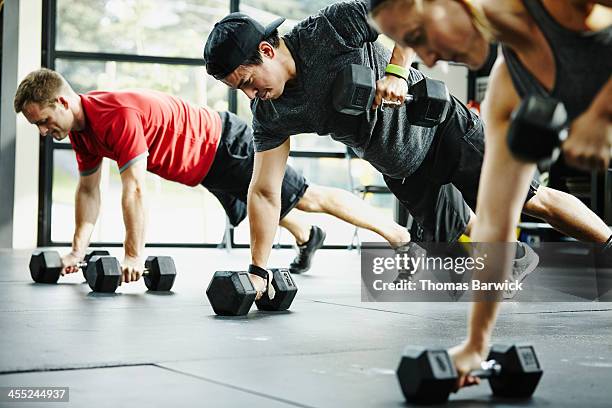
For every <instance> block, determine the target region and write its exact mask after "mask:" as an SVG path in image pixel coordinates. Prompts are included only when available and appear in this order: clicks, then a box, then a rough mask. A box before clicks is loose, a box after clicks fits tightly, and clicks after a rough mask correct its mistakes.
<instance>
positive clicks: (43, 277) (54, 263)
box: [30, 250, 110, 283]
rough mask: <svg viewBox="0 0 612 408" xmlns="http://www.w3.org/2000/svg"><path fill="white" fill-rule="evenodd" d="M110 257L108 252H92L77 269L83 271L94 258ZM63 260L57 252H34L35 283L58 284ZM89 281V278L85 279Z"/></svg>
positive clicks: (32, 265)
mask: <svg viewBox="0 0 612 408" xmlns="http://www.w3.org/2000/svg"><path fill="white" fill-rule="evenodd" d="M97 255H98V256H99V255H110V254H109V253H108V251H102V250H91V251H89V252H87V254H86V255H85V259H84V261H83V262H79V263H77V265H76V266H77V267H79V268H81V270H82V271H83V276H85V267H86V266H87V263H88V262H89V260H90V259H91V257H93V256H97ZM62 267H63V265H62V258H61V256H60V254H59V252H57V251H34V253H33V254H32V257H31V258H30V274H31V275H32V279H33V280H34V282H38V283H57V281H58V280H59V277H60V275H61V271H62ZM85 279H87V277H85Z"/></svg>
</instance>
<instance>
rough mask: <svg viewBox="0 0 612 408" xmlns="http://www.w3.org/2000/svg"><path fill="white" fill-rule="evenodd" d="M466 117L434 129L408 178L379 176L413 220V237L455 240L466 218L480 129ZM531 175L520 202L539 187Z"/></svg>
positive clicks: (478, 163) (474, 188)
mask: <svg viewBox="0 0 612 408" xmlns="http://www.w3.org/2000/svg"><path fill="white" fill-rule="evenodd" d="M459 114H461V115H465V114H464V113H463V112H459ZM470 115H471V116H470V117H468V118H466V117H464V118H463V120H456V119H451V121H450V123H446V124H445V126H444V128H443V129H440V130H439V131H438V132H437V133H436V139H435V140H434V142H433V143H432V145H431V147H430V149H429V151H428V153H427V156H426V157H425V159H424V160H423V163H422V164H421V166H420V167H419V168H418V169H417V171H416V172H414V173H413V174H412V175H410V177H406V178H404V179H393V178H390V177H386V176H385V183H386V184H387V186H388V187H389V189H390V190H391V192H392V193H393V194H394V195H395V196H396V197H397V199H398V200H399V201H400V202H401V203H402V205H404V206H405V207H406V209H407V210H408V211H409V212H410V214H411V215H412V217H413V218H414V220H415V221H416V223H417V224H418V226H417V228H416V229H413V230H412V233H413V237H412V239H413V240H415V241H421V242H454V241H456V240H457V239H458V238H459V237H460V236H461V234H463V233H464V232H465V230H466V228H467V225H468V222H469V221H470V208H472V209H474V210H475V209H476V198H477V197H478V184H479V182H480V172H481V169H482V160H483V157H484V148H485V146H484V128H483V124H482V122H481V120H480V119H479V118H478V116H476V115H474V114H471V113H470ZM466 119H467V120H466ZM466 126H467V127H466ZM537 177H538V175H537V174H536V175H535V176H534V178H533V180H532V181H531V185H530V187H529V192H528V193H527V197H526V198H525V202H527V201H529V200H530V199H531V198H532V197H533V196H534V195H535V193H536V191H537V190H538V188H539V186H540V184H539V182H538V180H537Z"/></svg>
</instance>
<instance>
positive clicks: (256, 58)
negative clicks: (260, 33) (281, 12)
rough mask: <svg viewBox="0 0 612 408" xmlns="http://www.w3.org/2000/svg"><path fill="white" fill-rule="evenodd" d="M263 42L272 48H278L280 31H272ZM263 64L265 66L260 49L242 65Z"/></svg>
mask: <svg viewBox="0 0 612 408" xmlns="http://www.w3.org/2000/svg"><path fill="white" fill-rule="evenodd" d="M261 41H265V42H267V43H270V45H271V46H272V47H274V48H278V46H279V45H280V36H279V35H278V30H274V31H272V32H271V33H270V35H269V36H267V37H266V38H264V39H263V40H261ZM261 64H263V59H262V58H261V53H260V52H259V49H256V50H255V51H254V52H253V53H252V54H251V55H250V56H249V57H248V58H247V59H245V60H244V61H243V62H242V64H240V65H261Z"/></svg>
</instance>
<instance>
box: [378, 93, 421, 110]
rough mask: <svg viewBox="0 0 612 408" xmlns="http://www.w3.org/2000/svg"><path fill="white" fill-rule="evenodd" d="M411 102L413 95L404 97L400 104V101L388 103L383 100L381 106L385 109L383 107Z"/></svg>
mask: <svg viewBox="0 0 612 408" xmlns="http://www.w3.org/2000/svg"><path fill="white" fill-rule="evenodd" d="M412 101H414V95H411V94H408V95H406V97H405V99H404V102H400V101H388V100H386V99H383V100H382V105H381V106H382V107H385V106H400V105H402V104H403V103H410V102H412Z"/></svg>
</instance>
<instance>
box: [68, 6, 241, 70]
mask: <svg viewBox="0 0 612 408" xmlns="http://www.w3.org/2000/svg"><path fill="white" fill-rule="evenodd" d="M229 3H230V2H229V1H228V0H172V1H168V0H129V1H128V0H57V39H56V49H58V50H67V51H83V52H108V53H118V54H137V55H152V56H163V57H186V58H201V57H202V50H203V47H204V41H205V39H206V38H207V37H208V34H209V32H210V29H211V28H212V27H213V25H214V24H215V22H216V21H218V20H219V19H221V18H222V17H223V16H225V15H226V14H228V13H229Z"/></svg>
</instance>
